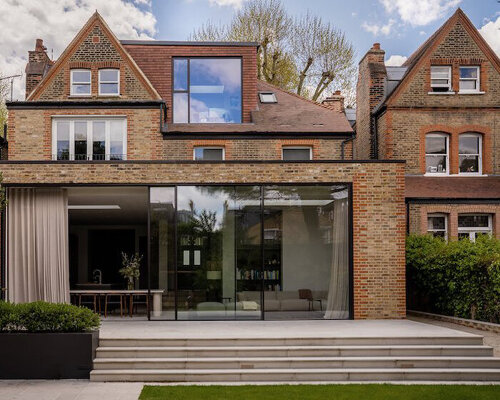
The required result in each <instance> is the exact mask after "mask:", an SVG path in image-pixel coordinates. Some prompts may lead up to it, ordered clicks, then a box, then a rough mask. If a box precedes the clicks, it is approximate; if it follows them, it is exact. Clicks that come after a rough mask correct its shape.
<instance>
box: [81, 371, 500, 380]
mask: <svg viewBox="0 0 500 400" xmlns="http://www.w3.org/2000/svg"><path fill="white" fill-rule="evenodd" d="M90 380H91V381H99V382H106V381H109V382H111V381H113V382H124V381H126V382H242V381H244V382H292V381H293V382H310V381H322V382H334V381H422V380H423V381H500V369H487V368H476V369H472V368H319V369H312V368H311V369H202V370H200V369H188V370H186V369H151V370H140V369H115V370H93V371H92V372H91V373H90Z"/></svg>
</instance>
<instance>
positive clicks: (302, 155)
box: [282, 146, 312, 161]
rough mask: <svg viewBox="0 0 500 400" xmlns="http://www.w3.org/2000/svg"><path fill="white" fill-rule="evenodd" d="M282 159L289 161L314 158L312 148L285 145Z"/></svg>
mask: <svg viewBox="0 0 500 400" xmlns="http://www.w3.org/2000/svg"><path fill="white" fill-rule="evenodd" d="M282 159H283V160H288V161H309V160H312V148H311V147H308V146H303V147H283V149H282Z"/></svg>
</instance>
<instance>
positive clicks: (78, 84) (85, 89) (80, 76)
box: [70, 69, 91, 96]
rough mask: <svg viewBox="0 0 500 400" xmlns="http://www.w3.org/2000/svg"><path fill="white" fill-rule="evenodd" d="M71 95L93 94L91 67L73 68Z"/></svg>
mask: <svg viewBox="0 0 500 400" xmlns="http://www.w3.org/2000/svg"><path fill="white" fill-rule="evenodd" d="M70 81H71V82H70V87H71V89H70V94H71V96H90V95H91V83H90V82H91V72H90V69H72V70H71V73H70Z"/></svg>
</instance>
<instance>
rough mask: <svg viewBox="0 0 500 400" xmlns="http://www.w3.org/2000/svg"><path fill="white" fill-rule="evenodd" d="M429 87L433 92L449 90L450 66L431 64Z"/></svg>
mask: <svg viewBox="0 0 500 400" xmlns="http://www.w3.org/2000/svg"><path fill="white" fill-rule="evenodd" d="M431 89H432V91H433V92H451V67H450V66H436V65H433V66H431Z"/></svg>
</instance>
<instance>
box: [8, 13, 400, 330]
mask: <svg viewBox="0 0 500 400" xmlns="http://www.w3.org/2000/svg"><path fill="white" fill-rule="evenodd" d="M256 50H257V45H256V44H255V43H219V42H164V41H130V40H124V41H120V40H118V39H117V38H116V37H115V36H114V34H113V33H112V32H111V30H110V29H109V28H108V26H107V25H106V23H105V22H104V20H103V19H102V18H101V17H100V15H99V14H98V13H95V14H94V15H93V16H92V17H91V18H90V19H89V21H88V22H87V23H86V24H85V25H84V27H83V28H82V29H81V31H80V32H79V33H78V34H77V36H76V37H75V38H74V39H73V40H72V41H71V43H70V44H69V45H68V47H67V48H66V49H65V50H64V52H63V53H62V54H61V56H60V57H59V59H58V60H56V61H55V62H52V61H51V60H50V59H49V58H48V57H47V56H46V54H45V48H44V47H43V42H42V41H41V40H37V44H36V48H35V51H34V52H30V58H29V64H28V66H27V69H26V72H27V75H28V79H27V83H26V100H25V101H16V102H10V103H8V109H9V124H8V133H7V142H8V160H4V161H1V164H0V170H1V172H2V174H3V179H4V180H3V185H4V186H5V187H6V188H7V195H8V200H9V203H8V206H7V209H6V210H5V211H4V212H3V216H2V221H3V225H2V279H1V282H2V288H3V290H2V294H3V296H4V297H5V298H8V299H10V300H12V301H16V302H25V301H32V300H38V299H43V300H47V301H56V302H61V301H65V302H67V301H70V300H71V301H73V302H77V303H78V304H80V303H81V304H85V303H88V304H89V306H90V307H94V308H95V309H99V307H101V312H102V313H104V314H105V313H107V312H108V311H110V310H111V309H112V308H117V307H118V305H119V307H118V308H120V311H121V312H124V310H121V309H122V308H128V310H129V312H131V313H132V312H133V313H134V315H135V314H140V313H141V312H146V313H147V316H148V318H150V319H160V320H165V319H167V320H170V319H178V320H179V319H263V318H265V319H275V318H281V319H289V318H302V319H304V318H305V319H307V318H321V319H322V318H328V319H347V318H355V319H365V318H403V317H404V316H405V313H406V310H405V272H404V270H405V267H404V237H405V216H404V215H405V209H404V162H402V161H398V160H353V159H352V140H353V137H354V136H353V130H352V128H351V125H350V124H349V121H348V120H347V118H346V115H345V112H344V107H343V101H342V100H343V99H342V96H341V95H340V94H339V93H336V94H335V96H332V97H331V98H327V99H326V100H325V101H324V102H323V104H317V103H315V102H311V101H308V100H305V99H303V98H300V97H299V96H297V95H294V94H291V93H288V92H285V91H283V90H281V89H279V88H277V87H274V86H272V85H269V84H267V83H264V82H261V81H258V80H257V71H256V68H257V63H256ZM122 253H126V254H127V255H128V256H132V255H133V254H138V255H139V256H140V258H141V260H140V267H139V272H140V276H139V277H138V278H136V279H131V280H127V279H126V278H125V277H123V276H122V275H121V274H120V273H119V269H120V268H121V266H122V259H121V254H122ZM132 303H133V304H134V305H135V306H136V307H132ZM124 305H126V307H125V306H124Z"/></svg>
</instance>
